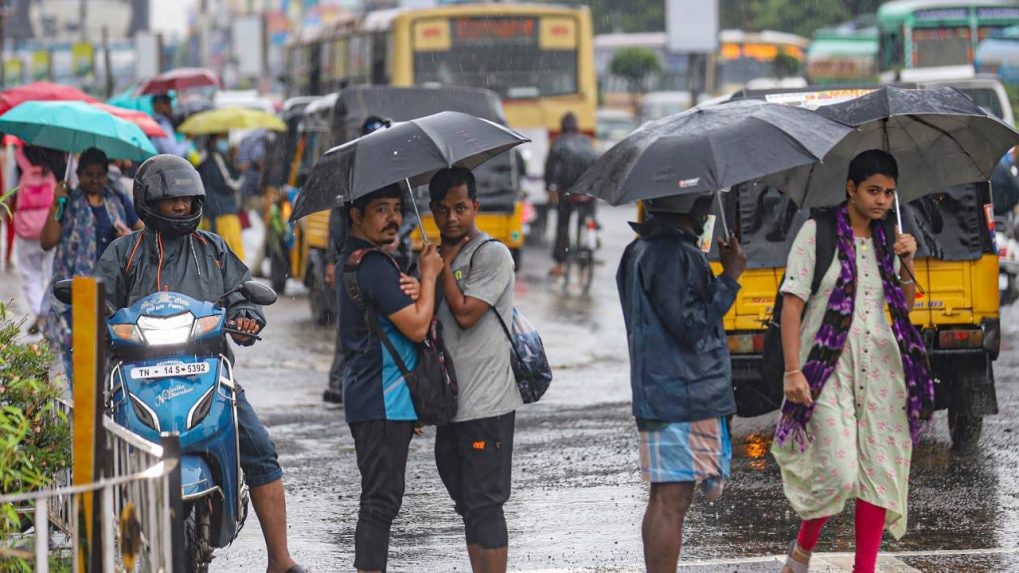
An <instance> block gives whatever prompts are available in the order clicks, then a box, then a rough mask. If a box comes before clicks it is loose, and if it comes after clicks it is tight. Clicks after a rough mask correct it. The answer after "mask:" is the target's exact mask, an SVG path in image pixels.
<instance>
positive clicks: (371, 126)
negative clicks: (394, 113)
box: [361, 115, 392, 135]
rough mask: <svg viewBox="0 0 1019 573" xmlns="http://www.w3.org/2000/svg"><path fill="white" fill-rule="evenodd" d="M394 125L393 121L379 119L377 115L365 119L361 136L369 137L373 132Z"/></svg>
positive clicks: (383, 118)
mask: <svg viewBox="0 0 1019 573" xmlns="http://www.w3.org/2000/svg"><path fill="white" fill-rule="evenodd" d="M391 124H392V120H390V119H388V118H385V117H379V116H377V115H369V116H368V117H367V118H365V120H364V122H363V123H361V135H368V134H369V133H371V132H373V131H378V130H379V129H382V128H383V127H389V126H390V125H391Z"/></svg>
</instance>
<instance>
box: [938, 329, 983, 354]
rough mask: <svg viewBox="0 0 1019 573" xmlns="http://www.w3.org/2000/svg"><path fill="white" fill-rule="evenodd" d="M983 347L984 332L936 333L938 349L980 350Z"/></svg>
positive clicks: (946, 331) (951, 331)
mask: <svg viewBox="0 0 1019 573" xmlns="http://www.w3.org/2000/svg"><path fill="white" fill-rule="evenodd" d="M983 345H984V332H983V331H982V330H978V329H957V330H943V331H941V332H939V333H938V348H944V349H949V350H950V349H962V348H980V347H982V346H983Z"/></svg>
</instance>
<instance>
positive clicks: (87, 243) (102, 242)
mask: <svg viewBox="0 0 1019 573" xmlns="http://www.w3.org/2000/svg"><path fill="white" fill-rule="evenodd" d="M109 163H110V161H109V159H107V157H106V154H105V153H103V152H102V151H100V150H99V149H96V148H91V149H86V150H85V151H84V152H83V153H82V154H81V158H80V159H79V160H78V170H77V174H78V181H79V185H78V188H77V189H75V190H74V191H71V192H70V193H68V190H67V186H66V183H61V184H59V185H57V188H56V190H55V193H54V195H55V197H56V199H55V201H54V202H53V207H52V208H51V209H50V214H49V216H48V217H47V218H46V224H45V226H43V230H42V235H41V237H40V239H39V242H40V244H41V245H42V248H43V249H44V250H46V251H49V250H51V249H53V248H54V247H56V249H57V252H56V255H55V256H54V259H53V279H54V280H55V281H56V280H62V279H68V278H71V277H74V276H78V275H90V274H92V268H93V267H94V266H95V264H96V261H97V260H99V256H100V255H102V254H103V251H105V250H106V247H107V246H109V244H110V243H112V242H113V240H114V239H116V238H117V237H119V236H121V235H126V234H127V233H130V232H131V230H138V229H141V228H142V227H143V226H144V225H143V223H142V222H141V220H139V219H138V215H136V214H135V211H134V205H133V204H132V202H131V198H130V197H128V196H127V195H125V194H123V193H121V192H119V191H117V190H116V188H114V187H113V186H111V185H109V179H108V173H109ZM43 313H44V314H45V315H46V320H45V324H44V330H45V333H46V338H47V339H48V340H49V341H50V342H51V343H52V344H53V345H54V346H55V347H56V348H57V350H58V352H60V354H61V355H62V357H63V359H64V365H65V366H66V368H67V369H66V372H67V373H68V378H70V372H71V369H70V354H69V353H68V352H67V351H68V350H69V349H70V347H71V327H70V325H71V309H70V307H69V306H67V305H65V304H63V303H62V302H60V301H58V300H57V299H56V297H55V296H54V295H53V292H52V288H50V289H47V295H46V301H45V302H44V303H43Z"/></svg>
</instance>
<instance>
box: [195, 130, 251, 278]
mask: <svg viewBox="0 0 1019 573" xmlns="http://www.w3.org/2000/svg"><path fill="white" fill-rule="evenodd" d="M231 165H233V162H232V161H230V138H229V136H228V135H227V134H226V133H217V134H212V135H209V137H208V140H207V142H206V145H205V150H204V151H202V156H201V161H200V162H199V164H198V174H199V175H200V176H201V178H202V185H204V186H205V193H206V195H207V197H208V198H207V199H206V202H205V214H206V217H207V218H206V220H205V222H204V223H203V225H202V226H203V228H208V229H209V230H211V231H212V232H213V233H216V234H217V235H219V236H220V237H223V240H225V241H226V244H227V246H229V247H230V250H231V251H233V252H234V254H235V255H237V258H239V259H240V260H242V261H243V260H244V243H243V242H242V241H241V218H240V216H239V215H238V213H240V211H241V205H240V202H239V200H238V194H239V193H240V190H241V186H242V185H243V184H244V177H243V176H241V177H237V178H235V177H234V172H233V169H232V168H231V167H230V166H231Z"/></svg>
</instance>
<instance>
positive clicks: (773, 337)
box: [733, 208, 895, 418]
mask: <svg viewBox="0 0 1019 573" xmlns="http://www.w3.org/2000/svg"><path fill="white" fill-rule="evenodd" d="M810 218H811V219H813V220H814V221H815V222H816V225H817V235H816V243H815V245H814V260H815V261H816V262H815V265H814V278H813V279H812V280H811V283H810V294H811V295H815V294H817V291H818V290H820V288H821V280H822V279H823V278H824V275H825V274H827V272H828V269H829V268H830V267H831V265H832V263H834V262H835V247H836V241H837V234H838V233H837V232H836V222H835V211H834V209H833V208H823V209H812V210H811V212H810ZM894 223H895V221H894V220H893V219H892V218H887V219H885V221H884V225H885V237H886V238H887V241H888V248H889V249H890V248H891V245H892V243H893V242H894V241H895V228H894ZM784 282H785V274H784V273H783V275H782V280H780V281H779V283H778V284H779V289H781V288H782V283H784ZM782 306H783V295H782V292H781V290H779V291H778V292H776V293H775V302H774V304H772V307H771V309H772V310H771V317H770V318H769V319H768V322H767V329H766V330H765V333H764V347H763V349H762V350H761V363H760V365H759V367H758V372H759V373H760V380H755V381H753V382H749V383H740V384H736V385H735V387H734V388H733V391H734V393H735V394H736V413H737V414H738V415H740V416H742V417H744V418H747V417H752V416H760V415H762V414H767V413H768V412H773V411H775V410H777V409H779V408H780V407H782V399H783V398H784V397H785V392H784V388H783V386H784V383H785V356H784V355H783V353H782V324H781V321H782Z"/></svg>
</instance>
